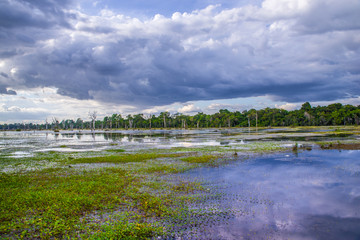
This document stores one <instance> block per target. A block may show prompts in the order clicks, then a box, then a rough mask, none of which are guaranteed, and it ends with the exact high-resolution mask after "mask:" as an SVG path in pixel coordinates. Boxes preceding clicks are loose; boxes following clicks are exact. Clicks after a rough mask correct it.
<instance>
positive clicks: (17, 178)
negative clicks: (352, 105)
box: [0, 129, 358, 239]
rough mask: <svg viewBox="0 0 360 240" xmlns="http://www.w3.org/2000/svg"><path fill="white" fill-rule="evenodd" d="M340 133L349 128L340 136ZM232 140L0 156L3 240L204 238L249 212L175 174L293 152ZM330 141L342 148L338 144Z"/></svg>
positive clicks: (267, 144) (277, 146)
mask: <svg viewBox="0 0 360 240" xmlns="http://www.w3.org/2000/svg"><path fill="white" fill-rule="evenodd" d="M342 131H347V129H345V130H343V129H341V132H340V131H338V132H337V133H339V132H340V133H342ZM230 140H231V141H232V142H231V144H227V145H221V146H199V147H176V148H170V149H146V150H141V151H133V152H132V151H131V150H129V149H127V150H126V151H125V149H118V148H117V147H114V149H108V150H104V151H96V152H95V151H94V152H91V151H89V152H57V151H47V152H35V153H33V156H31V157H20V158H11V156H12V152H14V151H16V150H11V151H10V150H9V151H6V152H5V151H4V152H2V153H1V154H0V160H1V161H0V171H2V173H0V238H1V239H157V238H160V239H196V238H198V234H200V235H201V234H203V235H202V236H206V233H205V232H203V231H205V230H206V229H209V228H208V227H211V225H212V224H217V223H218V222H219V221H223V220H224V219H225V220H226V219H229V218H231V217H233V216H235V215H238V214H245V215H246V214H249V215H250V214H251V213H250V212H249V213H247V212H241V213H237V212H233V211H234V210H232V209H225V210H224V209H222V210H219V209H217V208H216V207H214V205H211V204H208V205H206V204H207V203H208V202H210V203H211V202H216V201H220V200H221V198H222V197H223V196H219V195H217V194H215V193H212V192H211V191H212V190H211V187H208V188H205V187H204V186H205V185H204V184H203V183H200V182H196V181H191V182H190V181H186V180H182V179H177V178H176V175H173V174H175V173H179V172H183V171H186V170H189V169H192V168H196V167H199V166H218V165H220V164H224V163H226V162H227V161H232V160H235V159H237V160H239V159H240V160H241V159H243V158H245V157H246V154H248V153H249V154H254V153H255V154H256V153H268V152H275V151H281V150H285V149H288V150H290V149H291V148H292V147H289V146H288V147H286V146H284V144H287V145H289V143H293V144H295V143H294V142H274V141H261V140H255V141H251V142H250V141H249V142H246V144H237V141H236V140H237V139H236V138H234V139H230ZM321 144H324V145H325V143H321ZM329 144H330V143H329ZM332 144H333V145H338V146H339V147H343V146H342V144H343V142H341V143H338V142H332ZM110 145H112V144H110ZM290 145H291V144H290ZM333 145H332V146H333ZM113 146H117V144H113ZM354 146H355V145H352V147H354ZM60 147H64V148H65V147H66V146H65V145H62V146H60ZM356 147H358V145H356ZM9 169H10V170H9ZM240 200H242V199H239V201H240ZM244 211H245V210H244ZM204 226H206V227H204Z"/></svg>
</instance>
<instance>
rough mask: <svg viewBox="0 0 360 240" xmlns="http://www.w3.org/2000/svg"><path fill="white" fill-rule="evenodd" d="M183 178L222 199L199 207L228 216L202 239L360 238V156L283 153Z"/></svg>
mask: <svg viewBox="0 0 360 240" xmlns="http://www.w3.org/2000/svg"><path fill="white" fill-rule="evenodd" d="M182 176H183V177H186V178H190V179H198V180H199V179H200V180H201V181H205V182H206V184H205V186H206V185H207V186H208V187H209V189H215V190H214V191H213V192H212V194H220V196H221V197H219V198H214V199H212V200H210V201H206V202H204V203H202V204H200V205H197V206H194V208H199V209H210V211H214V209H216V211H217V212H223V213H226V214H227V218H226V219H220V220H219V221H218V222H216V221H215V223H214V221H213V222H212V223H211V224H209V225H208V226H207V227H205V228H204V229H203V231H201V233H200V236H202V237H201V238H203V239H324V240H325V239H360V151H348V150H347V151H338V150H326V151H324V150H312V151H304V152H300V153H298V154H294V153H280V154H274V155H267V156H262V157H257V158H254V159H248V160H244V161H237V162H235V163H232V164H230V165H227V166H223V167H219V168H201V169H195V170H192V171H190V172H187V173H185V174H183V175H182Z"/></svg>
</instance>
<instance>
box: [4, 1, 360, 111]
mask: <svg viewBox="0 0 360 240" xmlns="http://www.w3.org/2000/svg"><path fill="white" fill-rule="evenodd" d="M40 2H41V4H40V3H38V2H36V3H35V2H34V1H27V2H26V1H4V2H2V3H1V6H0V9H2V10H0V11H1V12H0V16H1V17H0V29H2V31H0V34H3V35H4V36H5V37H4V38H0V39H3V40H0V42H1V46H2V47H1V49H0V58H1V56H2V58H3V59H2V63H0V72H2V73H3V74H5V75H7V76H8V77H7V78H6V77H2V78H0V81H1V82H0V83H1V84H2V86H6V88H5V87H3V88H2V92H5V90H4V89H9V88H11V89H14V90H21V89H28V88H37V87H53V88H56V89H58V94H61V95H63V96H69V97H71V98H75V99H82V100H86V99H93V100H95V101H101V102H107V103H114V104H127V105H132V106H135V107H138V108H143V109H144V108H146V107H149V108H150V107H152V106H160V105H168V104H172V103H176V102H180V103H181V102H188V101H197V100H213V99H229V98H238V97H244V98H245V97H256V96H264V95H268V96H271V97H272V99H275V100H278V101H284V102H288V103H292V102H302V101H331V100H337V99H342V98H349V97H357V96H359V92H360V85H359V82H360V68H359V66H360V62H359V54H360V38H359V37H358V36H359V35H360V25H359V23H360V19H359V18H360V17H359V16H360V15H359V14H358V12H359V10H360V8H359V2H358V1H356V0H345V1H342V2H341V3H340V2H338V1H334V0H330V1H328V0H326V1H325V0H313V1H308V0H292V1H290V0H281V1H275V0H265V1H263V3H262V5H261V6H255V5H246V6H243V7H237V8H229V9H223V8H221V7H220V6H209V7H207V8H205V9H202V10H197V11H193V12H191V13H174V14H173V15H172V16H171V17H165V16H161V15H155V16H154V17H153V18H151V19H146V20H139V19H137V18H134V17H127V16H125V15H121V14H117V13H115V12H114V11H110V10H103V11H101V12H100V14H99V15H97V16H91V15H86V14H85V13H82V12H79V11H75V10H74V9H71V7H72V6H73V5H72V3H71V2H70V1H64V2H61V3H60V2H56V3H55V2H53V1H51V2H50V1H40ZM5 11H6V14H5ZM8 22H9V23H10V22H11V24H10V25H8V24H7V23H8ZM20 29H21V31H20ZM5 75H4V76H5ZM6 91H8V92H7V93H8V94H9V91H13V90H6ZM189 106H190V105H189ZM185 108H186V106H185V107H184V110H186V109H185ZM189 108H190V107H189Z"/></svg>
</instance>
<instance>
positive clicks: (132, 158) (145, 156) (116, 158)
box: [70, 153, 182, 164]
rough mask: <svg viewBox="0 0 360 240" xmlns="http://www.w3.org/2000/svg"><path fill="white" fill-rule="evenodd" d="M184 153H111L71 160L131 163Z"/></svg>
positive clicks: (78, 161)
mask: <svg viewBox="0 0 360 240" xmlns="http://www.w3.org/2000/svg"><path fill="white" fill-rule="evenodd" d="M181 155H182V154H178V153H176V154H159V153H134V154H123V155H110V156H100V157H85V158H77V159H73V160H71V161H70V163H72V164H76V163H129V162H143V161H146V160H150V159H156V158H164V157H165V158H166V157H167V158H174V157H179V156H181Z"/></svg>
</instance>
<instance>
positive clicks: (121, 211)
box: [0, 153, 214, 239]
mask: <svg viewBox="0 0 360 240" xmlns="http://www.w3.org/2000/svg"><path fill="white" fill-rule="evenodd" d="M52 154H53V155H54V156H57V157H59V158H60V159H61V160H60V162H61V163H62V164H63V165H64V164H68V163H69V162H70V163H71V164H72V166H73V167H71V168H65V167H64V166H63V165H61V166H60V167H58V168H46V169H42V170H34V171H25V172H13V173H1V175H0V237H1V238H4V239H7V238H8V239H17V238H20V239H22V238H24V239H35V238H36V239H151V238H156V237H161V238H169V237H172V236H180V235H179V233H178V232H176V231H178V230H179V229H177V230H176V229H175V228H174V227H173V226H174V224H175V223H176V221H175V220H176V219H178V217H179V215H184V214H186V215H189V213H187V211H190V210H189V208H188V207H186V204H187V203H188V202H189V199H187V200H186V201H185V200H184V199H185V198H184V197H183V196H186V195H188V194H191V193H194V192H195V191H200V192H201V191H202V188H201V185H200V184H199V183H195V182H186V181H175V182H171V181H166V180H163V179H161V178H159V177H156V176H162V175H166V174H170V173H177V172H180V171H185V170H187V169H190V168H193V167H196V166H197V165H196V164H198V163H199V160H195V157H188V158H183V159H182V160H180V158H181V157H184V154H183V153H180V154H178V153H172V154H158V153H147V154H144V153H134V154H121V155H109V156H97V157H94V158H88V157H85V158H72V157H71V158H70V154H68V153H50V154H49V153H43V154H40V155H38V156H37V157H38V158H39V159H42V158H47V157H49V156H50V155H52ZM59 155H62V156H59ZM54 156H53V157H54ZM199 157H200V158H199ZM198 158H199V159H202V160H201V162H206V161H210V159H214V156H211V157H210V156H198ZM205 160H206V161H205ZM77 163H80V164H83V163H87V164H92V163H127V164H118V165H117V166H118V167H102V168H96V169H90V168H88V169H87V168H85V169H83V168H77V167H76V164H77ZM195 163H196V164H195ZM159 174H160V175H159ZM174 221H175V222H174ZM175 232H176V233H175Z"/></svg>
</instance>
